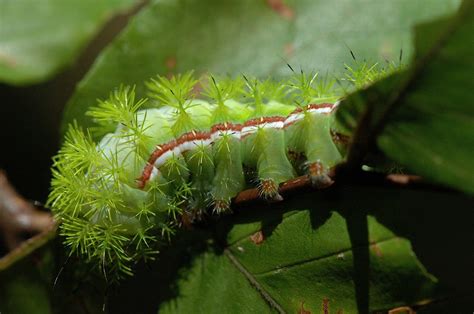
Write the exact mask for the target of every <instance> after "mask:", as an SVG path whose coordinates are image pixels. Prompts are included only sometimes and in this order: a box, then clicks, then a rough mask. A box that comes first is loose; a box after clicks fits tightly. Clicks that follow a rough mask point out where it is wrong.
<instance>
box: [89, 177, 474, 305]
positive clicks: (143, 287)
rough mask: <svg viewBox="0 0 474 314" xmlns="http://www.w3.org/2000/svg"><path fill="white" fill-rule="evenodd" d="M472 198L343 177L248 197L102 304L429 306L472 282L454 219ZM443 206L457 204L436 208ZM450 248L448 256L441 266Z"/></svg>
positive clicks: (464, 226) (464, 232)
mask: <svg viewBox="0 0 474 314" xmlns="http://www.w3.org/2000/svg"><path fill="white" fill-rule="evenodd" d="M300 192H302V191H300ZM471 205H472V203H471V202H470V201H469V199H468V198H467V197H459V194H457V193H446V192H443V193H440V192H433V191H430V190H429V189H426V188H418V189H394V188H393V186H392V187H388V188H387V187H382V186H378V187H376V186H360V185H359V186H358V185H344V186H340V187H337V188H333V189H331V190H330V191H324V192H322V191H319V192H315V191H309V192H306V193H298V194H295V196H294V197H287V200H285V201H284V202H283V203H280V204H272V205H254V206H245V207H242V208H240V210H239V212H238V215H234V216H229V217H226V218H224V219H223V220H222V221H221V222H219V223H218V224H217V226H216V228H215V230H214V231H212V228H211V227H212V226H206V227H205V228H204V229H199V227H197V230H195V231H191V232H189V231H188V232H186V236H187V237H188V241H187V242H180V241H177V242H173V243H172V247H171V251H174V253H173V254H169V252H167V251H164V252H163V255H161V256H160V260H159V261H158V262H157V263H154V264H151V265H149V267H147V268H146V270H142V271H141V272H139V273H138V274H137V275H138V276H137V277H135V278H132V279H130V280H129V281H127V282H124V283H122V285H121V286H120V287H119V288H118V289H117V290H116V291H115V293H114V294H113V295H109V297H110V301H109V304H110V310H111V311H112V312H116V311H119V310H120V311H123V312H133V311H135V312H153V311H156V309H157V308H158V309H159V312H160V313H161V312H164V313H190V312H192V313H241V312H251V313H256V312H258V313H260V312H262V313H266V312H287V313H298V312H299V311H301V309H304V310H307V311H310V312H311V313H320V312H322V309H323V307H324V304H327V305H328V306H329V309H330V312H329V313H337V312H338V311H339V310H343V313H366V312H373V311H380V312H385V311H386V310H389V309H392V308H396V307H399V306H411V307H415V306H418V307H420V306H422V304H429V306H430V307H436V306H437V305H436V304H439V301H443V302H446V301H449V300H457V298H460V297H463V296H464V295H465V293H466V291H471V290H472V288H471V282H470V280H469V278H468V276H466V272H468V271H470V268H471V263H472V262H473V260H472V256H469V255H466V254H465V251H464V252H463V250H462V247H464V246H465V245H468V243H467V242H466V240H465V239H467V237H469V234H472V232H471V231H470V230H469V228H468V225H469V223H470V221H472V220H469V219H466V220H465V221H466V222H465V223H464V222H463V221H459V218H458V217H472V214H471V215H469V213H470V212H472V211H471V208H470V207H471ZM446 206H451V208H453V210H454V211H453V213H455V214H453V215H449V216H448V217H447V215H446V214H444V213H443V212H442V211H441V210H440V211H436V209H437V208H438V209H440V208H444V207H446ZM433 211H434V212H435V213H433ZM441 229H442V230H443V232H438V233H437V232H436V231H437V230H438V231H439V230H441ZM204 230H205V231H204ZM261 235H263V237H261ZM411 241H413V242H412V243H413V244H411V243H410V242H411ZM414 249H415V251H416V252H417V255H418V253H419V254H420V255H419V258H421V259H422V261H423V262H427V264H428V265H430V267H431V269H432V270H433V271H434V273H435V274H436V275H437V277H438V278H439V280H438V279H435V277H434V276H433V275H431V274H430V273H428V272H427V270H426V269H425V268H424V267H423V266H422V265H421V263H420V260H419V258H418V257H417V256H416V255H415V254H414ZM461 256H463V257H461ZM453 258H455V259H456V260H457V261H458V262H457V263H456V267H446V265H447V263H450V262H451V261H452V260H453ZM87 287H89V286H87ZM448 287H449V289H447V288H448ZM432 304H434V306H433V305H432ZM463 309H466V306H465V305H464V308H463Z"/></svg>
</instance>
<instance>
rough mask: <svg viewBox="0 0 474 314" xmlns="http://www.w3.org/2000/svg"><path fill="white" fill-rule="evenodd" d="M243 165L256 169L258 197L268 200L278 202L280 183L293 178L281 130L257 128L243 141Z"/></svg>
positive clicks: (280, 198) (293, 173)
mask: <svg viewBox="0 0 474 314" xmlns="http://www.w3.org/2000/svg"><path fill="white" fill-rule="evenodd" d="M244 149H245V156H247V159H246V160H245V163H246V164H247V165H248V166H250V167H255V168H256V169H257V177H258V189H259V192H260V195H261V196H262V197H263V198H265V199H268V200H275V201H280V200H282V199H283V198H282V197H281V195H280V194H279V193H278V187H279V185H280V183H282V182H285V181H287V180H289V179H291V178H294V177H295V172H294V170H293V166H292V165H291V163H290V161H289V159H288V157H287V149H286V144H285V133H284V132H283V130H281V129H273V128H263V127H262V128H259V129H258V130H257V131H256V132H255V134H252V135H250V136H248V137H247V138H245V140H244Z"/></svg>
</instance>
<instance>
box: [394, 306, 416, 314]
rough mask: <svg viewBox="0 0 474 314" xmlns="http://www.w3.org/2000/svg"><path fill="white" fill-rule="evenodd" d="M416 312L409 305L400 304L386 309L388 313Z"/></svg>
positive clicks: (410, 313) (405, 313)
mask: <svg viewBox="0 0 474 314" xmlns="http://www.w3.org/2000/svg"><path fill="white" fill-rule="evenodd" d="M402 313H403V314H416V312H415V311H414V310H413V309H412V308H411V307H409V306H400V307H396V308H394V309H391V310H389V311H388V314H402Z"/></svg>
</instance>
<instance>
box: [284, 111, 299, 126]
mask: <svg viewBox="0 0 474 314" xmlns="http://www.w3.org/2000/svg"><path fill="white" fill-rule="evenodd" d="M303 118H304V114H302V113H293V114H290V115H289V116H288V118H286V120H285V126H286V125H289V124H292V123H295V122H296V121H299V120H302V119H303Z"/></svg>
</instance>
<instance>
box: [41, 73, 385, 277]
mask: <svg viewBox="0 0 474 314" xmlns="http://www.w3.org/2000/svg"><path fill="white" fill-rule="evenodd" d="M373 69H374V68H372V67H369V68H367V67H365V68H362V70H361V71H367V70H368V72H369V73H368V74H367V75H366V76H364V75H362V74H361V73H359V72H354V71H355V70H353V68H351V70H352V72H351V71H349V73H350V75H351V76H350V77H351V78H352V79H347V81H348V82H349V83H351V84H353V85H354V86H361V84H366V83H367V82H366V83H363V82H361V80H365V79H367V80H368V82H371V81H372V80H374V77H373V73H372V71H373ZM384 75H385V74H384ZM335 82H336V80H332V79H328V78H327V77H326V78H323V79H321V78H320V77H318V75H317V74H311V75H306V74H305V73H303V72H300V73H295V75H294V76H293V77H292V78H291V79H290V80H288V81H285V82H273V81H270V80H267V81H263V82H261V81H258V80H255V79H249V78H246V77H244V78H238V79H228V78H225V79H220V80H219V79H216V78H214V77H212V76H209V77H208V79H207V81H206V82H204V83H203V84H204V91H203V92H202V94H201V95H200V96H199V97H201V98H202V99H198V98H196V97H195V96H196V95H194V94H193V91H194V87H195V84H196V80H194V78H193V76H192V73H186V74H184V75H178V76H175V77H173V78H171V79H167V78H164V77H157V78H156V79H152V80H150V81H149V82H147V83H146V86H147V87H148V89H149V96H150V98H151V99H152V100H151V101H148V100H146V99H140V100H136V97H135V92H134V89H133V88H130V87H120V88H119V89H117V90H116V91H114V92H112V93H111V95H110V97H109V99H107V100H104V101H100V102H99V104H98V106H97V107H94V108H92V109H91V110H90V111H89V112H88V113H87V114H88V115H89V116H91V117H92V118H93V119H94V120H95V121H96V123H97V126H96V127H95V128H94V129H92V132H93V134H99V135H104V136H103V137H102V139H101V140H100V141H99V142H98V143H96V142H94V141H93V136H92V135H90V131H89V130H86V131H84V130H82V129H81V128H80V127H79V126H78V125H77V124H72V125H71V126H70V128H69V131H68V133H67V135H66V138H65V142H64V144H63V147H62V148H61V150H60V151H59V153H58V155H57V156H56V157H55V158H54V169H53V180H52V191H51V193H50V196H49V199H48V205H49V206H50V207H51V208H52V209H53V210H54V212H55V214H56V216H57V217H58V218H59V219H60V220H61V221H62V227H61V233H62V235H63V236H64V237H65V243H66V245H68V246H69V247H70V248H71V252H78V253H80V254H82V255H84V256H85V257H86V259H88V260H91V261H96V262H97V263H96V264H97V265H101V267H102V268H103V270H104V271H113V272H115V273H117V274H127V275H128V274H130V273H131V272H132V267H131V266H132V263H133V261H135V260H136V259H137V257H149V256H152V255H153V254H155V253H156V252H157V250H156V248H157V247H159V245H160V243H166V241H167V239H169V237H170V236H171V235H172V234H173V233H174V232H175V228H176V227H177V226H179V225H180V224H182V223H183V221H184V220H186V221H189V220H191V221H192V220H193V219H195V218H196V217H200V216H201V215H202V214H203V212H205V210H206V207H211V211H212V212H216V213H222V212H225V211H228V210H229V207H230V204H231V199H232V198H233V197H234V196H236V194H237V193H238V192H240V191H241V190H243V189H245V188H247V187H250V186H252V185H256V186H257V187H258V188H259V190H260V194H261V195H262V197H264V198H266V199H273V200H279V199H281V196H280V195H279V194H278V186H279V184H281V183H282V182H285V181H287V180H289V179H291V178H294V177H295V176H297V175H299V174H302V172H303V173H306V174H307V175H308V176H309V177H310V178H311V180H312V182H313V183H314V184H315V185H317V186H323V185H327V184H329V183H330V182H328V181H327V179H328V176H327V172H328V171H329V168H331V167H333V166H334V165H336V164H337V163H339V162H341V160H342V159H343V156H342V155H341V154H340V152H339V150H338V149H337V148H336V145H335V143H334V141H333V140H332V138H333V137H334V135H332V134H331V130H330V127H331V123H332V120H331V119H332V112H333V111H334V109H335V106H334V105H333V103H334V102H335V101H336V100H337V99H339V98H340V97H341V96H343V95H344V93H345V91H343V90H341V89H340V88H338V86H337V85H335V84H334V83H335ZM329 102H330V103H329ZM144 104H146V106H147V108H148V109H142V107H143V105H144ZM117 125H118V126H117ZM291 156H304V157H305V160H306V162H305V163H304V164H305V165H306V167H303V169H300V168H299V167H297V161H296V159H295V158H292V157H291ZM298 162H299V161H298ZM244 169H253V171H250V172H249V171H245V170H244ZM250 173H252V174H255V177H251V176H250ZM190 217H191V218H190ZM193 217H194V218H193ZM184 218H186V219H184Z"/></svg>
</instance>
